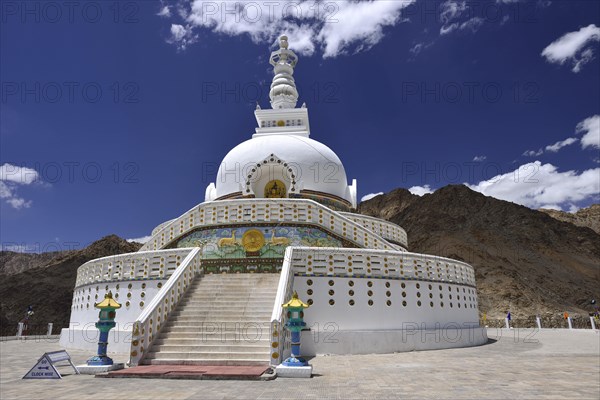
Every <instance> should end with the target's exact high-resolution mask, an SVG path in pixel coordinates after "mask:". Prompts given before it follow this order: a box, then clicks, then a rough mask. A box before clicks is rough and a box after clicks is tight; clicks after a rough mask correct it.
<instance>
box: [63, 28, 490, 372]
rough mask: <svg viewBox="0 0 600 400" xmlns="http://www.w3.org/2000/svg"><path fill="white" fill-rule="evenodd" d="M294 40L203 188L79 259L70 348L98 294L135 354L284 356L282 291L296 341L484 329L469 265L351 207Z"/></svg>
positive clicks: (143, 357) (323, 343) (373, 342)
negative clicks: (112, 306) (308, 97)
mask: <svg viewBox="0 0 600 400" xmlns="http://www.w3.org/2000/svg"><path fill="white" fill-rule="evenodd" d="M297 62H298V57H297V56H296V54H295V53H294V52H293V51H292V50H290V49H288V43H287V38H286V37H285V36H282V37H281V39H280V49H279V50H277V51H275V52H273V53H272V54H271V58H270V63H271V65H273V67H274V73H275V76H274V78H273V83H272V85H271V90H270V99H271V107H272V108H271V109H260V108H257V110H256V111H255V116H256V121H257V124H258V127H257V128H256V131H255V133H254V134H253V135H252V138H250V139H249V140H247V141H245V142H243V143H241V144H239V145H238V146H236V147H235V148H233V149H232V150H231V151H230V152H229V153H228V154H227V155H226V156H225V158H224V159H223V162H222V163H221V166H220V168H219V171H218V173H217V176H216V179H215V182H214V183H211V184H210V185H209V186H208V187H207V188H206V195H205V201H204V202H203V203H200V204H198V205H197V206H194V207H193V208H192V209H190V210H189V211H187V212H185V213H183V214H182V215H181V216H179V217H177V218H175V219H173V220H170V221H167V222H164V223H162V224H160V225H159V226H158V227H156V228H155V229H154V230H153V232H152V238H151V239H150V240H149V241H148V242H147V243H146V244H145V245H144V246H143V247H142V248H141V249H140V251H139V252H136V253H130V254H123V255H118V256H112V257H104V258H101V259H96V260H92V261H90V262H87V263H85V264H84V265H82V266H81V267H80V268H79V269H78V272H77V282H76V287H75V290H74V295H73V304H72V312H71V323H70V327H69V328H68V329H66V328H65V329H63V331H62V335H61V344H62V345H63V346H65V347H67V348H85V349H89V350H90V351H93V350H94V349H95V346H96V340H95V338H96V330H95V328H94V325H93V324H94V322H95V321H96V318H97V311H96V310H95V309H94V303H95V302H97V301H99V299H101V298H103V297H104V294H105V293H107V292H109V291H111V292H112V293H113V296H114V298H115V299H116V300H117V301H120V302H121V303H122V305H123V307H122V308H121V309H120V310H118V312H117V316H116V322H117V327H116V328H115V329H114V330H113V331H112V333H111V336H110V341H111V343H110V344H109V351H116V352H127V353H128V354H129V355H130V364H131V365H137V364H140V363H151V364H164V363H175V364H177V363H186V364H242V365H247V364H256V363H259V364H260V363H271V364H279V363H280V362H281V360H282V359H284V358H285V357H287V356H288V355H289V353H290V338H289V336H288V335H287V334H286V331H285V330H284V329H283V326H284V324H285V321H286V319H287V314H286V313H284V312H283V309H282V308H281V305H282V304H283V303H285V302H287V301H288V300H289V299H290V298H291V296H292V293H293V292H294V291H295V292H297V293H298V295H299V297H300V298H301V299H302V300H304V301H305V302H306V303H307V304H309V305H311V307H310V308H309V309H307V311H306V315H305V321H306V322H307V326H308V327H309V328H310V330H307V331H305V332H303V344H302V351H303V354H304V355H314V354H361V353H391V352H398V351H411V350H424V349H437V348H450V347H465V346H475V345H480V344H483V343H485V342H486V341H487V338H486V333H485V329H482V328H481V327H480V326H479V317H478V303H477V293H476V287H475V275H474V272H473V268H472V267H471V266H469V265H468V264H465V263H463V262H460V261H455V260H451V259H447V258H442V257H436V256H431V255H425V254H416V253H410V252H408V251H407V248H408V246H407V236H406V233H405V231H404V230H403V229H402V228H401V227H400V226H397V225H395V224H393V223H391V222H388V221H385V220H381V219H377V218H373V217H367V216H364V215H361V214H357V213H356V208H357V191H356V180H353V181H352V183H351V184H348V183H349V182H348V178H347V176H346V171H345V169H344V166H343V164H342V162H341V161H340V159H339V157H338V156H337V155H336V154H335V153H334V152H333V151H332V150H331V149H330V148H329V147H327V146H325V145H324V144H322V143H320V142H318V141H316V140H314V139H311V138H310V124H309V116H308V109H307V108H306V106H304V105H303V106H302V107H300V108H298V107H297V103H298V91H297V89H296V85H295V82H294V78H293V74H294V68H295V66H296V64H297Z"/></svg>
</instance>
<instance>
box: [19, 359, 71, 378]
mask: <svg viewBox="0 0 600 400" xmlns="http://www.w3.org/2000/svg"><path fill="white" fill-rule="evenodd" d="M61 378H62V376H60V374H59V373H58V371H57V370H56V368H54V365H52V362H50V360H49V359H48V357H47V356H46V355H45V354H44V355H43V356H42V358H40V359H39V360H38V362H37V363H36V364H35V365H34V366H33V368H31V369H30V370H29V372H28V373H26V374H25V376H24V377H23V379H61Z"/></svg>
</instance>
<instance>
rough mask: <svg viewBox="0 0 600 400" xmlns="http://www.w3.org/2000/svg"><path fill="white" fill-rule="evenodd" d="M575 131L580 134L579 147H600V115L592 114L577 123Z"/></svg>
mask: <svg viewBox="0 0 600 400" xmlns="http://www.w3.org/2000/svg"><path fill="white" fill-rule="evenodd" d="M576 131H577V133H579V134H582V133H583V137H582V138H581V147H582V148H584V149H585V148H587V147H595V148H597V149H600V115H594V116H593V117H589V118H586V119H584V120H583V121H581V122H580V123H578V124H577V128H576Z"/></svg>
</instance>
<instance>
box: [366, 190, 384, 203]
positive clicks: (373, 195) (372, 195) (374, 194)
mask: <svg viewBox="0 0 600 400" xmlns="http://www.w3.org/2000/svg"><path fill="white" fill-rule="evenodd" d="M381 194H383V192H378V193H369V194H365V195H364V196H363V197H361V198H360V201H367V200H371V199H372V198H373V197H377V196H379V195H381Z"/></svg>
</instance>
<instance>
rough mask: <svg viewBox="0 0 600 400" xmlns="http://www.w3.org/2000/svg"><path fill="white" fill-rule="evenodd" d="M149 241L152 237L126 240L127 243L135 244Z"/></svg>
mask: <svg viewBox="0 0 600 400" xmlns="http://www.w3.org/2000/svg"><path fill="white" fill-rule="evenodd" d="M150 239H152V236H142V237H139V238H133V239H127V241H128V242H137V243H146V242H148V241H149V240H150Z"/></svg>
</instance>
